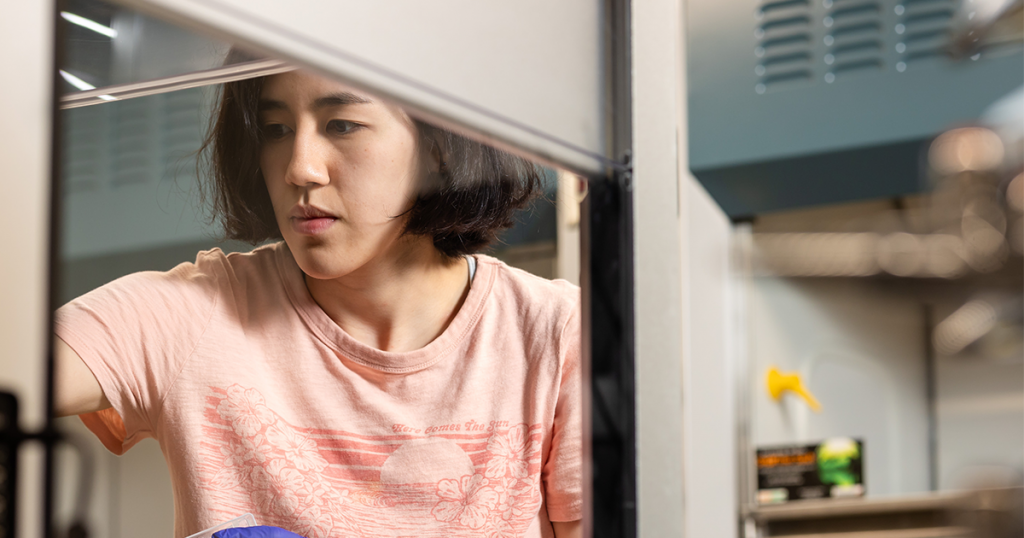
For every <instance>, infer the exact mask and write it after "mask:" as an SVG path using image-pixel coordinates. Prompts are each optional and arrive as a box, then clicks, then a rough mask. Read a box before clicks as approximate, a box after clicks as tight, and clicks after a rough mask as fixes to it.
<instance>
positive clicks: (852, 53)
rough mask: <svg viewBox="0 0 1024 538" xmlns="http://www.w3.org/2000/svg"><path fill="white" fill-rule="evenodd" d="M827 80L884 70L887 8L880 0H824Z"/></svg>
mask: <svg viewBox="0 0 1024 538" xmlns="http://www.w3.org/2000/svg"><path fill="white" fill-rule="evenodd" d="M823 5H824V7H825V16H824V17H823V18H822V24H823V25H824V27H825V36H824V38H823V42H824V44H825V47H826V50H825V56H824V58H823V60H824V63H825V66H826V71H825V77H824V79H825V82H826V83H829V84H831V83H833V82H835V81H836V80H837V79H838V78H840V77H845V76H848V75H852V74H855V73H862V72H871V71H882V70H884V69H885V25H884V18H883V15H884V8H883V5H882V3H881V2H879V1H877V0H824V2H823Z"/></svg>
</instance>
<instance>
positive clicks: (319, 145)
mask: <svg viewBox="0 0 1024 538" xmlns="http://www.w3.org/2000/svg"><path fill="white" fill-rule="evenodd" d="M294 140H295V141H294V143H293V146H292V155H291V160H290V161H289V162H288V169H287V170H286V171H285V181H287V182H288V183H291V184H292V185H295V186H298V187H306V186H308V185H327V184H328V183H330V174H329V173H328V166H327V160H328V153H329V152H328V148H327V147H325V145H324V141H323V140H321V139H320V137H319V136H317V133H315V132H308V131H307V132H296V133H295V139H294Z"/></svg>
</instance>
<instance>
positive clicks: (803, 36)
mask: <svg viewBox="0 0 1024 538" xmlns="http://www.w3.org/2000/svg"><path fill="white" fill-rule="evenodd" d="M755 17H756V19H757V26H756V28H755V30H754V37H755V38H756V39H757V45H756V47H755V49H754V56H755V58H756V59H757V64H756V65H755V66H754V74H755V75H756V76H757V84H756V85H755V86H754V90H755V91H756V92H757V93H765V92H766V91H768V90H770V89H771V90H774V89H777V88H788V87H793V86H800V85H803V84H805V83H809V82H811V81H813V79H814V41H815V39H814V28H813V27H814V23H813V21H814V17H813V12H812V6H811V1H810V0H776V1H769V2H764V3H763V4H761V6H760V7H759V8H758V9H757V12H756V14H755Z"/></svg>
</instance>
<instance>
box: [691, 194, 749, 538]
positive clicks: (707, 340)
mask: <svg viewBox="0 0 1024 538" xmlns="http://www.w3.org/2000/svg"><path fill="white" fill-rule="evenodd" d="M682 182H683V202H682V204H683V207H684V208H685V210H686V213H685V217H686V218H685V219H684V224H683V230H684V233H683V275H684V276H683V283H684V289H683V294H684V298H685V301H684V305H685V307H684V314H683V456H684V457H683V486H684V498H685V506H686V510H685V515H686V517H685V519H684V520H683V522H684V528H685V536H687V537H692V538H700V537H705V536H714V537H719V538H729V537H733V536H736V532H737V521H738V517H739V516H738V496H737V473H736V463H737V447H736V408H735V401H736V379H735V376H736V373H737V372H736V365H735V361H736V358H737V357H736V351H737V350H736V349H735V345H734V344H735V341H734V340H735V334H736V333H735V327H736V325H735V324H734V323H733V319H734V315H735V312H734V308H733V302H732V301H733V289H734V287H735V286H734V282H733V279H732V273H733V271H734V269H733V268H731V267H730V266H731V263H730V237H731V232H732V226H731V224H730V223H729V220H728V219H727V218H726V216H725V214H724V213H722V211H721V209H720V208H719V207H718V206H717V205H716V204H715V203H714V201H713V200H712V199H711V198H710V197H709V196H708V194H707V192H706V191H704V189H703V187H701V186H700V185H699V184H698V183H697V181H696V180H695V179H694V178H692V177H686V178H684V179H683V180H682Z"/></svg>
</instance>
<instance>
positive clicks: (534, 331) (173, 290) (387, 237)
mask: <svg viewBox="0 0 1024 538" xmlns="http://www.w3.org/2000/svg"><path fill="white" fill-rule="evenodd" d="M207 145H208V147H209V148H210V149H211V159H212V160H211V162H212V165H213V166H212V168H213V172H214V173H213V174H212V175H213V177H214V178H215V182H214V199H215V202H216V208H217V211H218V214H219V217H220V219H221V221H222V223H223V224H224V227H225V230H226V231H227V234H228V236H229V237H231V238H235V239H244V240H248V241H252V242H254V243H259V242H263V241H265V240H267V239H272V238H283V242H279V243H275V244H272V245H268V246H264V247H260V248H257V249H256V250H254V251H253V252H251V253H246V254H230V255H224V254H223V253H222V252H220V251H219V250H216V249H215V250H213V251H207V252H202V253H200V254H199V255H198V257H197V259H196V261H195V263H186V264H182V265H179V266H178V267H176V268H174V269H173V270H171V271H169V272H166V273H138V274H135V275H130V276H128V277H125V278H122V279H119V280H117V281H115V282H113V283H111V284H108V285H106V286H104V287H102V288H100V289H98V290H95V291H93V292H91V293H89V294H87V295H85V296H83V297H81V298H79V299H76V300H75V301H72V302H71V303H69V304H68V305H66V306H64V307H62V308H61V309H60V310H59V311H58V314H57V325H56V326H57V330H56V332H57V336H58V342H57V366H58V370H57V383H58V385H57V395H58V402H57V407H58V412H59V413H60V414H63V415H71V414H78V415H81V417H82V420H83V421H84V422H85V424H86V425H87V426H89V428H90V429H91V430H92V431H93V432H94V433H96V435H97V436H98V437H99V438H100V439H101V441H103V443H104V444H105V445H106V446H107V447H108V448H109V449H110V450H111V451H113V452H115V453H117V454H120V453H123V452H124V451H125V450H127V449H128V448H130V447H131V446H132V445H133V444H135V443H136V442H138V441H139V440H141V439H143V438H145V437H150V436H152V437H155V438H156V439H157V440H158V441H159V443H160V446H161V449H162V451H163V453H164V455H165V457H166V459H167V461H168V465H169V467H170V471H171V477H172V484H173V487H174V499H175V536H177V537H183V536H187V535H190V534H193V533H195V532H198V531H200V530H203V529H205V528H208V527H211V526H213V525H216V524H218V523H220V522H222V521H225V520H228V519H231V518H233V517H235V516H238V515H240V514H242V513H245V512H252V513H253V514H254V515H255V516H256V518H257V521H258V522H259V523H261V524H263V525H267V526H268V527H266V528H261V529H250V530H239V531H234V532H237V534H233V535H232V536H239V537H245V536H251V537H255V536H268V537H269V536H293V535H292V534H288V533H286V532H285V531H283V530H275V529H271V528H269V527H281V528H284V529H287V530H288V531H291V532H295V533H298V534H300V535H302V536H306V537H309V538H313V537H321V536H338V537H340V536H346V537H347V536H367V537H369V536H422V537H431V536H438V537H440V536H557V537H558V538H564V537H565V536H579V535H581V534H582V531H581V527H580V521H579V520H580V518H581V517H582V496H581V486H582V484H581V474H580V473H581V452H580V450H581V427H582V425H581V418H580V390H581V389H580V385H581V380H580V371H579V368H580V364H579V353H580V319H579V291H578V289H577V288H575V287H573V286H571V285H569V284H567V283H565V282H562V281H555V282H549V281H546V280H543V279H540V278H537V277H534V276H531V275H528V274H526V273H524V272H522V271H519V270H515V269H511V268H509V267H507V266H505V265H504V264H502V263H501V262H499V261H497V260H495V259H493V258H489V257H487V256H482V255H471V254H472V253H474V252H475V251H476V250H478V249H480V248H482V247H483V246H485V245H486V244H487V243H488V242H489V241H490V240H491V239H493V237H494V234H495V233H496V231H498V230H499V229H501V228H503V227H507V226H509V225H510V224H511V215H512V212H513V211H514V210H516V209H518V208H521V207H522V206H524V205H525V204H526V203H527V202H528V201H529V199H530V198H531V197H532V195H533V193H534V191H535V190H536V188H537V182H538V173H537V171H536V169H535V168H534V167H533V166H532V165H529V164H528V163H526V162H525V161H522V160H521V159H518V158H515V157H512V156H509V155H507V154H504V153H501V152H498V151H495V150H493V149H490V148H486V147H484V146H480V145H478V144H475V143H473V142H470V141H468V140H466V139H464V138H461V137H458V136H455V135H452V134H451V133H448V132H446V131H442V130H439V129H436V128H432V127H429V126H426V125H423V124H421V123H418V122H416V121H414V120H412V119H411V118H409V117H408V116H407V115H406V114H405V113H404V112H403V111H402V110H401V109H399V108H397V107H395V106H392V105H390V104H387V103H383V102H381V101H379V100H377V99H374V98H371V97H369V96H366V95H363V94H360V93H355V92H352V91H350V90H348V89H346V88H345V87H344V86H341V85H340V84H337V83H334V82H332V81H330V80H326V79H323V78H321V77H318V76H315V75H312V74H309V73H304V72H299V71H295V72H289V73H284V74H280V75H275V76H272V77H269V78H266V79H265V80H263V79H255V80H250V81H241V82H235V83H230V84H227V85H226V86H225V88H224V93H223V96H222V100H221V103H220V109H219V111H218V115H217V120H216V124H215V125H214V128H213V130H212V132H211V136H210V138H209V139H208V141H207ZM261 533H262V534H261ZM224 535H226V534H225V533H222V534H221V536H224Z"/></svg>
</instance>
